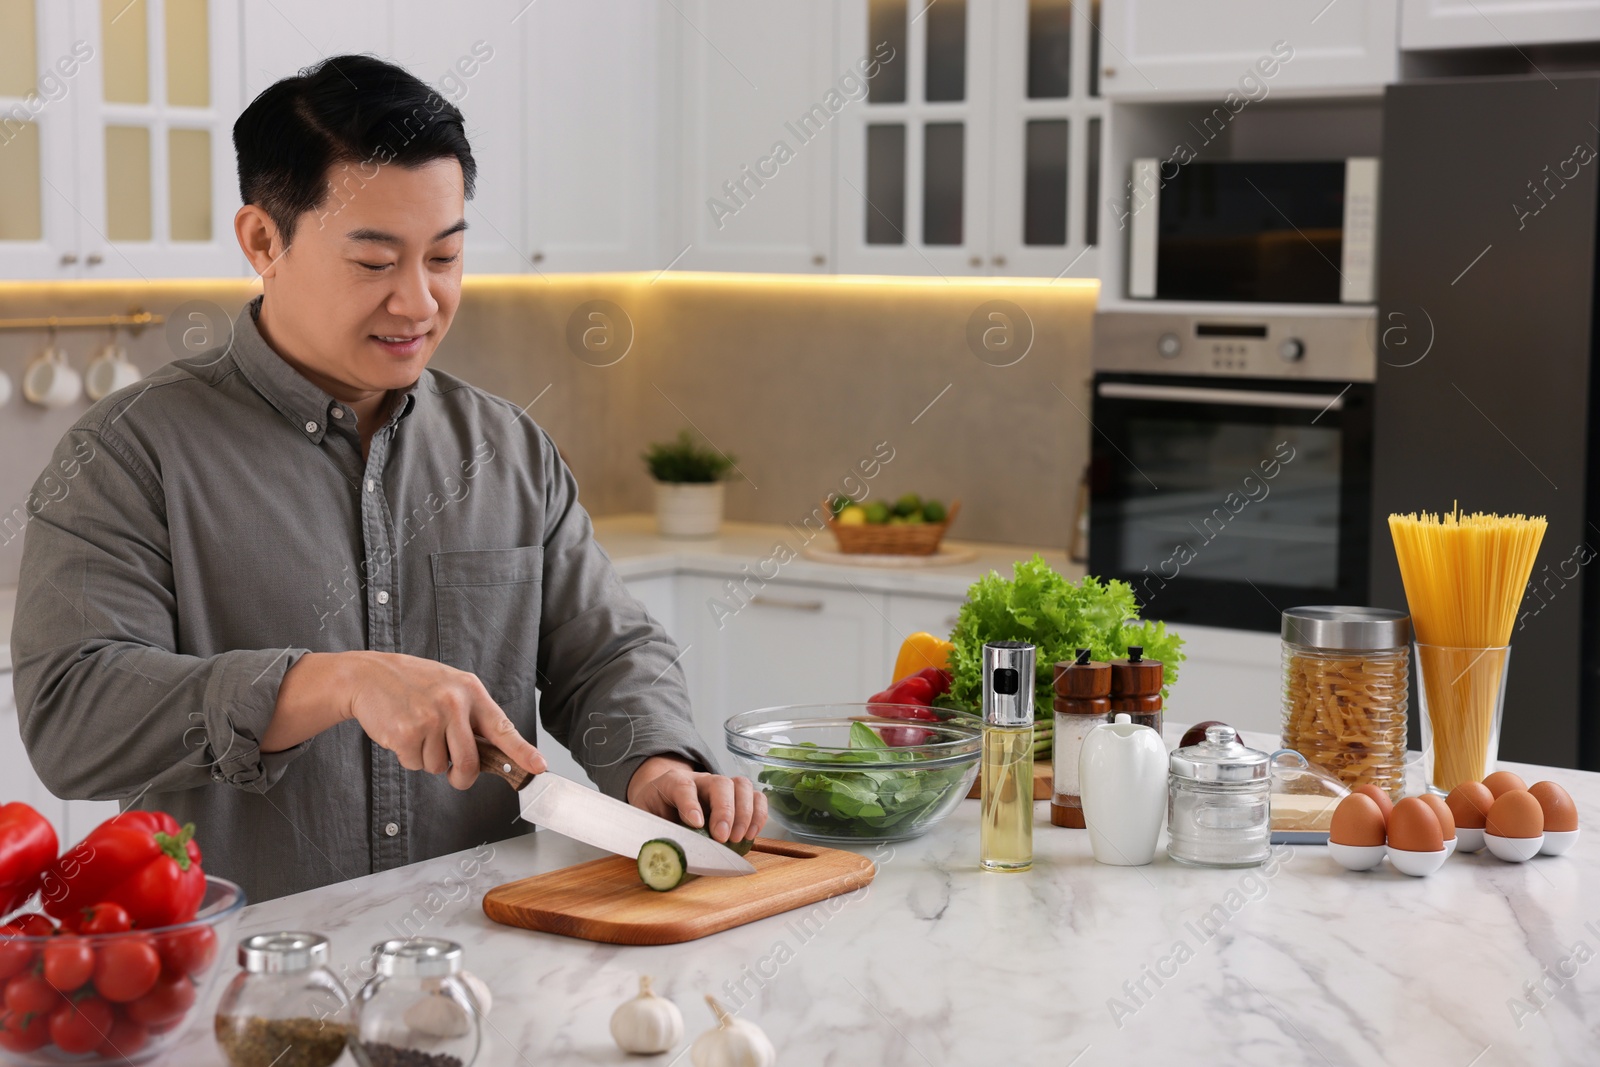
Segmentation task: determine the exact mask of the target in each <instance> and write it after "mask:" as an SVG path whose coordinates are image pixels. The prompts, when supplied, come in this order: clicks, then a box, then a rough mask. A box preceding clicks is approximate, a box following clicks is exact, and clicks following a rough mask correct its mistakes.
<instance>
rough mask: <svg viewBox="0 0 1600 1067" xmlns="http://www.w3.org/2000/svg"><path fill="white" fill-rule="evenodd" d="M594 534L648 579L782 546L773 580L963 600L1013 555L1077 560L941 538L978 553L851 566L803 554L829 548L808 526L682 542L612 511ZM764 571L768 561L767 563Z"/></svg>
mask: <svg viewBox="0 0 1600 1067" xmlns="http://www.w3.org/2000/svg"><path fill="white" fill-rule="evenodd" d="M594 532H595V540H596V541H598V542H599V543H600V545H601V547H602V548H604V549H605V550H606V554H607V555H608V556H610V557H611V561H612V563H613V564H615V565H616V568H617V573H619V574H621V575H622V576H623V577H624V578H647V577H650V576H652V575H656V574H673V573H677V572H684V573H689V574H706V575H711V576H713V577H724V576H728V577H737V576H738V575H739V574H740V573H741V570H740V568H741V567H743V566H744V565H746V564H749V565H750V566H751V567H752V569H754V567H755V565H756V564H757V563H759V562H760V561H762V560H765V559H776V560H779V561H781V560H782V559H783V558H784V556H785V555H787V553H778V552H777V551H776V549H777V546H779V545H785V546H787V547H788V550H789V552H790V553H793V554H794V556H795V558H793V559H792V560H790V561H789V562H785V563H782V566H781V568H780V569H779V571H778V576H777V578H776V579H774V580H775V581H779V582H782V581H796V582H814V583H817V584H821V585H834V586H837V587H839V588H841V589H850V588H857V589H862V590H871V591H873V592H882V593H909V594H914V595H916V594H920V595H922V596H935V597H954V598H956V599H957V600H960V599H963V598H965V596H966V594H967V587H968V586H970V585H971V584H972V583H973V582H975V581H977V580H978V579H979V578H980V577H982V576H983V575H985V574H987V573H988V572H989V571H991V570H995V571H999V572H1000V573H1001V574H1003V575H1005V576H1006V577H1010V575H1011V567H1012V564H1014V563H1015V562H1016V561H1017V560H1019V559H1027V558H1028V557H1030V556H1032V555H1033V554H1034V553H1035V552H1038V553H1039V554H1040V555H1042V556H1044V558H1045V561H1046V562H1047V563H1049V564H1050V566H1052V567H1054V568H1055V569H1056V570H1057V571H1059V572H1061V573H1062V574H1064V575H1066V576H1067V577H1068V578H1071V579H1074V580H1076V579H1078V578H1081V577H1082V576H1083V574H1084V568H1083V564H1081V563H1072V562H1070V561H1069V560H1068V559H1067V554H1066V552H1065V551H1063V550H1062V549H1059V548H1049V549H1047V548H1030V547H1028V546H1026V545H1002V544H991V543H983V542H967V541H954V540H947V541H946V542H945V544H946V545H949V546H951V547H957V548H967V549H971V550H973V551H975V552H976V553H977V557H976V558H975V559H972V560H969V561H967V562H965V563H955V564H947V565H940V566H927V567H914V568H913V567H882V566H867V567H858V566H854V565H850V564H840V563H828V562H823V561H819V560H814V559H810V558H808V557H807V556H805V555H804V554H803V553H802V551H801V550H802V549H804V548H806V547H808V546H809V547H814V548H823V549H828V550H832V549H833V548H834V540H833V535H832V534H831V533H828V532H827V531H826V530H824V531H823V532H822V533H820V534H813V536H812V538H811V540H810V541H809V542H808V541H807V540H806V536H805V535H806V533H807V532H808V531H806V530H804V529H803V528H798V527H792V526H784V525H779V524H766V523H750V522H725V523H723V525H722V532H721V534H720V535H719V536H717V537H715V538H707V539H704V540H685V539H681V538H667V537H662V536H660V535H659V534H657V533H656V527H655V518H654V516H651V515H612V516H608V517H604V518H597V519H595V520H594ZM768 569H769V570H770V565H769V568H768Z"/></svg>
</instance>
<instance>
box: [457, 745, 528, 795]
mask: <svg viewBox="0 0 1600 1067" xmlns="http://www.w3.org/2000/svg"><path fill="white" fill-rule="evenodd" d="M472 740H474V741H475V742H477V744H478V770H479V772H480V773H482V774H493V775H495V776H497V777H500V778H504V779H505V780H506V781H507V782H509V783H511V788H512V789H521V788H522V787H523V786H525V785H527V784H528V780H529V779H530V778H532V777H533V775H531V774H529V773H528V772H527V771H525V770H523V769H522V768H521V767H518V766H517V765H516V764H515V763H514V762H512V760H511V757H510V756H508V755H506V754H505V753H504V752H501V751H500V749H499V748H498V747H496V746H495V743H494V742H493V741H490V740H489V739H488V738H487V737H478V736H477V735H473V738H472Z"/></svg>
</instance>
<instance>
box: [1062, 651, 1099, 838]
mask: <svg viewBox="0 0 1600 1067" xmlns="http://www.w3.org/2000/svg"><path fill="white" fill-rule="evenodd" d="M1052 684H1053V687H1054V690H1055V702H1054V706H1055V742H1054V743H1055V756H1054V759H1053V763H1054V774H1055V783H1054V786H1053V790H1054V791H1053V793H1052V795H1051V797H1050V822H1051V823H1053V824H1054V825H1056V826H1069V827H1073V828H1075V829H1079V830H1082V829H1083V801H1082V799H1081V798H1080V796H1079V793H1078V754H1079V753H1080V752H1082V751H1083V739H1084V738H1085V737H1086V736H1088V733H1089V731H1090V730H1093V729H1094V728H1095V727H1096V726H1099V725H1100V724H1101V723H1103V722H1106V721H1107V714H1108V713H1109V712H1110V710H1111V701H1110V699H1109V698H1110V695H1111V664H1109V663H1091V662H1090V661H1089V650H1088V649H1087V648H1080V649H1078V654H1077V657H1076V658H1075V659H1074V660H1073V661H1072V662H1070V663H1057V664H1056V666H1055V679H1054V681H1053V683H1052Z"/></svg>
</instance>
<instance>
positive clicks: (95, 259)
mask: <svg viewBox="0 0 1600 1067" xmlns="http://www.w3.org/2000/svg"><path fill="white" fill-rule="evenodd" d="M83 261H84V262H85V263H87V264H89V266H91V267H98V266H99V265H100V264H102V263H104V262H105V261H106V257H105V256H102V255H101V254H100V253H99V252H90V253H89V254H88V255H87V256H84V257H83Z"/></svg>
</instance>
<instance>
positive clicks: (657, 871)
mask: <svg viewBox="0 0 1600 1067" xmlns="http://www.w3.org/2000/svg"><path fill="white" fill-rule="evenodd" d="M688 875H689V859H688V857H687V856H685V855H684V854H683V849H682V848H680V847H678V843H677V842H676V841H669V840H668V839H667V838H664V837H658V838H656V839H655V840H653V841H646V842H645V843H644V846H643V847H642V848H640V849H639V878H640V880H641V881H643V882H644V884H645V885H647V886H649V887H650V888H651V889H654V890H655V891H656V892H658V893H665V892H666V891H667V890H669V889H676V888H678V886H679V885H681V884H682V883H683V880H684V879H685V878H687V877H688Z"/></svg>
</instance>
